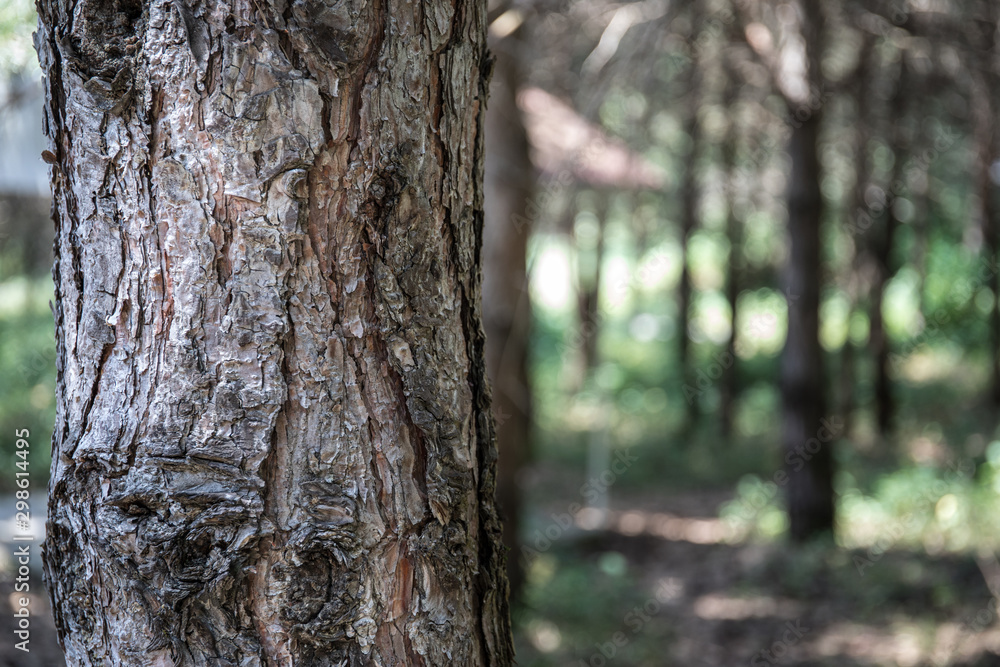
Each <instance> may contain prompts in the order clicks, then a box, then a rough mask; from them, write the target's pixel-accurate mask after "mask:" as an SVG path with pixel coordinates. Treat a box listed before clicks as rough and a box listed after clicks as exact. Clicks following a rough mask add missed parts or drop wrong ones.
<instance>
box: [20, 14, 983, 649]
mask: <svg viewBox="0 0 1000 667" xmlns="http://www.w3.org/2000/svg"><path fill="white" fill-rule="evenodd" d="M489 12H490V40H491V48H492V50H493V52H494V54H495V56H496V65H495V70H494V75H493V85H492V91H491V99H490V103H489V110H488V116H487V123H486V124H487V138H486V141H487V164H486V207H487V210H486V229H485V232H484V250H483V253H484V297H483V299H484V302H483V306H484V314H485V322H484V325H485V328H486V330H487V336H488V341H489V349H488V351H487V352H488V357H489V358H488V362H489V365H490V369H491V374H492V376H493V381H494V401H495V416H496V420H497V424H498V427H499V428H498V434H499V439H500V441H499V448H500V454H501V462H500V488H499V495H500V501H501V504H502V509H503V512H504V515H505V518H506V532H507V534H506V538H507V540H508V543H509V545H510V547H511V552H510V557H509V561H510V575H511V580H512V584H513V586H512V587H513V594H514V605H513V615H514V623H515V632H516V643H517V650H518V656H519V663H520V664H521V665H526V666H529V667H536V666H537V667H542V666H563V665H565V666H569V667H577V666H591V667H602V666H604V665H622V666H626V665H634V666H640V665H641V666H650V667H654V666H662V665H685V666H687V665H720V666H727V665H743V664H749V665H755V666H759V665H777V664H783V665H831V666H832V665H837V666H845V665H846V666H862V665H865V666H867V665H887V666H892V665H901V666H904V667H907V666H909V667H916V666H930V665H934V666H943V665H970V666H971V665H976V666H980V667H981V666H986V665H1000V624H998V622H997V616H998V612H997V597H996V596H1000V560H998V559H997V556H996V554H997V553H998V552H997V547H998V546H1000V521H998V517H1000V430H998V428H997V427H998V417H1000V308H998V305H1000V304H998V297H1000V264H998V262H1000V199H998V192H997V190H998V185H1000V125H998V123H997V118H998V117H1000V6H998V4H997V3H996V2H994V1H993V0H962V1H958V0H855V1H851V0H844V1H843V2H818V1H810V0H798V1H797V2H795V1H787V2H786V1H783V0H683V1H681V0H640V1H637V2H624V3H615V2H610V1H608V0H509V1H507V2H503V0H496V3H495V4H491V5H490V7H489ZM34 20H35V19H34V12H33V7H32V5H31V3H30V2H29V1H28V0H2V2H0V72H2V76H0V433H2V434H4V435H3V437H2V438H0V465H2V466H3V468H2V469H4V470H13V465H14V461H15V458H14V448H13V440H14V439H13V435H12V434H13V431H14V429H15V428H29V429H30V430H31V433H32V442H33V444H34V447H33V449H32V455H33V456H34V457H35V459H34V460H33V461H32V465H33V466H34V470H35V477H34V479H35V480H36V481H38V482H41V481H42V477H43V475H42V472H41V471H42V470H43V469H47V466H48V460H47V451H48V448H47V445H46V443H47V442H48V439H49V438H50V436H51V427H52V423H53V420H54V404H55V402H54V396H53V392H54V387H55V379H54V376H55V367H54V366H55V355H54V341H53V326H52V315H51V313H50V310H49V301H50V300H51V298H52V286H51V278H50V276H49V270H50V266H51V239H52V223H51V221H50V220H49V217H48V199H47V192H48V186H47V167H46V165H45V164H44V163H43V162H42V161H41V159H40V157H39V155H40V153H41V151H42V149H43V148H44V145H43V142H42V138H41V112H40V108H41V87H40V85H39V77H40V76H41V73H40V72H39V70H38V67H37V64H36V61H35V55H34V51H33V48H32V46H31V31H32V30H33V25H34ZM12 479H13V476H12V475H9V476H0V491H3V492H6V493H11V492H12V491H13V489H12V488H10V483H11V481H12ZM3 485H7V486H3ZM8 505H11V506H12V503H7V502H4V503H3V507H4V511H6V507H7V506H8ZM3 518H6V517H3ZM3 525H6V524H3ZM9 533H10V528H9V527H6V528H4V527H3V526H0V539H6V536H8V535H9ZM4 552H5V553H9V549H5V550H4ZM4 557H5V556H0V559H2V558H4ZM4 564H5V563H4V562H3V561H2V560H0V565H4ZM6 566H7V567H8V568H9V567H10V563H9V561H8V562H6ZM4 659H5V658H3V656H2V655H0V661H2V660H4ZM33 659H36V660H42V658H40V657H35V658H33ZM9 664H28V663H24V662H17V663H15V662H10V663H9ZM32 664H55V663H46V662H36V663H32Z"/></svg>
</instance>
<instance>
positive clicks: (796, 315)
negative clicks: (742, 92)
mask: <svg viewBox="0 0 1000 667" xmlns="http://www.w3.org/2000/svg"><path fill="white" fill-rule="evenodd" d="M799 7H800V8H801V11H802V25H801V36H802V39H803V40H804V42H805V44H806V45H807V47H806V48H807V49H808V57H809V79H810V83H812V84H813V85H812V88H813V90H814V91H815V90H817V89H818V85H817V84H819V83H820V82H821V79H820V74H819V54H820V52H821V46H820V39H821V37H822V32H823V29H822V15H821V9H820V7H819V6H817V5H815V4H814V3H812V2H801V3H800V4H799ZM810 101H813V100H810ZM810 107H811V113H809V114H808V115H807V117H806V118H805V119H804V120H801V121H798V120H796V121H795V122H794V123H793V129H792V133H791V139H790V141H789V146H788V154H789V156H790V158H791V173H790V175H789V181H788V237H789V242H790V245H789V252H788V260H787V264H786V266H785V290H786V295H787V297H788V337H787V339H786V342H785V349H784V352H783V354H782V360H781V392H782V404H783V412H784V415H783V424H782V426H783V427H782V440H783V446H782V450H783V452H784V453H785V462H786V464H787V469H786V473H787V475H788V485H787V502H788V515H789V533H790V535H791V537H792V539H793V540H796V541H803V540H806V539H808V538H811V537H813V536H815V535H818V534H821V533H825V532H830V531H832V530H833V517H834V506H833V457H832V455H831V451H830V449H831V447H832V442H831V440H832V434H830V429H829V427H826V426H825V425H824V424H823V421H822V420H823V418H824V414H825V410H826V396H825V391H824V387H825V384H824V378H823V354H822V348H821V347H820V343H819V297H820V259H821V254H820V223H821V221H822V217H823V198H822V195H821V193H820V187H819V183H820V163H819V155H818V148H817V140H818V137H819V128H820V119H821V112H822V109H821V107H820V106H819V105H815V104H811V105H810ZM792 110H793V111H797V110H796V109H794V108H793V109H792ZM824 434H825V435H826V437H824ZM816 444H818V445H819V446H818V447H817V446H816Z"/></svg>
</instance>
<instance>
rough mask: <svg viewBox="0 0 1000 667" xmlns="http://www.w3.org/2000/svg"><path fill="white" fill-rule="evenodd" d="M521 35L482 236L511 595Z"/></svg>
mask: <svg viewBox="0 0 1000 667" xmlns="http://www.w3.org/2000/svg"><path fill="white" fill-rule="evenodd" d="M519 34H520V31H518V32H516V33H514V34H512V35H509V36H507V37H505V38H502V39H497V40H495V43H493V44H492V49H493V51H494V52H495V53H496V58H497V60H496V71H495V72H494V75H493V83H492V85H491V87H490V104H489V110H488V111H487V112H486V181H485V188H486V211H485V226H484V231H483V236H484V242H483V248H484V252H483V325H484V327H485V329H486V362H487V367H488V369H489V374H490V379H491V380H492V382H493V406H494V411H495V413H496V416H497V451H498V453H499V462H498V466H497V502H498V503H499V505H500V512H501V515H502V519H503V532H504V545H505V546H507V548H509V549H511V552H510V555H509V556H508V558H507V575H508V579H509V580H510V588H511V593H512V595H513V596H515V597H516V594H517V591H518V590H519V589H520V585H521V580H522V572H521V561H520V559H519V558H518V557H517V556H516V554H517V553H518V552H519V550H518V526H519V521H518V518H519V515H520V506H521V491H520V488H519V487H518V475H519V473H520V471H521V468H522V467H523V466H524V464H525V462H526V460H527V457H528V454H529V441H530V437H531V388H530V382H529V379H528V342H529V334H530V329H531V300H530V296H529V293H528V276H527V270H526V259H527V251H528V236H529V235H530V233H531V229H530V228H529V227H528V226H527V225H522V224H517V222H516V221H517V220H524V219H526V218H525V215H526V211H527V207H528V203H529V198H530V196H531V192H532V185H533V183H534V167H533V165H532V163H531V158H530V156H529V154H528V138H527V135H526V133H525V129H524V122H523V121H522V118H521V112H520V110H519V109H518V107H517V91H518V88H519V85H520V80H521V76H520V63H519V62H518V60H517V52H518V49H519V47H521V45H522V44H523V42H522V39H521V38H520V37H519V36H518V35H519Z"/></svg>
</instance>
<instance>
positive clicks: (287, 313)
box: [37, 0, 511, 667]
mask: <svg viewBox="0 0 1000 667" xmlns="http://www.w3.org/2000/svg"><path fill="white" fill-rule="evenodd" d="M39 9H40V27H39V32H38V36H37V42H38V47H39V53H40V58H41V63H42V66H43V68H44V69H45V71H46V73H47V77H46V86H47V91H46V92H47V105H46V111H45V119H46V127H47V132H48V135H49V139H50V150H51V152H52V153H53V156H52V157H53V161H54V163H55V164H54V167H53V189H54V219H55V222H56V234H57V241H56V243H57V259H56V266H55V269H54V276H55V280H56V306H55V314H56V332H57V348H58V372H59V375H58V416H57V423H56V429H55V435H54V439H53V456H52V459H53V461H52V474H51V482H50V485H51V486H50V505H49V520H48V526H47V528H48V536H47V539H46V544H45V548H46V551H45V573H46V580H47V583H48V587H49V590H50V594H51V597H52V602H53V609H54V613H55V621H56V625H57V628H58V631H59V636H60V641H61V642H62V644H63V647H64V649H65V651H66V655H67V660H68V661H69V664H71V665H124V666H131V665H136V666H143V667H147V666H150V665H206V666H207V665H213V666H217V665H232V666H236V665H241V666H242V665H247V666H249V665H281V666H286V665H295V666H304V665H317V666H319V665H403V664H405V665H509V664H511V640H510V634H509V628H508V620H507V608H506V604H507V602H506V596H507V583H506V577H505V574H504V561H503V555H502V551H501V546H500V524H499V521H498V519H497V515H496V512H495V508H494V503H493V494H494V463H495V458H496V451H495V448H494V434H493V421H492V418H491V415H490V396H489V388H488V383H487V380H486V371H485V364H484V361H483V346H484V341H483V334H482V328H481V324H480V313H479V308H480V306H479V297H480V287H479V268H478V267H479V253H480V250H479V249H480V238H481V228H482V186H481V182H482V111H483V108H484V104H485V96H486V86H487V79H488V70H489V59H488V57H487V52H486V48H485V25H484V24H485V17H484V10H485V5H482V4H477V3H460V4H459V5H458V6H452V5H449V4H442V3H440V2H436V1H434V0H426V1H424V2H413V3H409V2H405V1H403V0H401V1H398V2H389V3H388V4H387V3H385V2H377V3H364V2H358V3H354V4H347V5H337V6H335V7H330V8H326V7H325V6H324V5H322V4H318V3H295V4H291V5H286V3H284V2H277V1H274V0H272V1H269V0H255V1H253V2H242V1H239V2H236V3H235V4H233V5H228V4H226V5H224V4H218V3H212V2H207V3H194V2H166V1H164V0H156V1H154V2H150V3H140V2H138V1H137V0H115V1H114V2H103V1H100V2H99V1H97V0H79V1H76V0H49V1H48V2H42V3H41V5H40V8H39Z"/></svg>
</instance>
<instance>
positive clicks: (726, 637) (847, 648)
mask: <svg viewBox="0 0 1000 667" xmlns="http://www.w3.org/2000/svg"><path fill="white" fill-rule="evenodd" d="M730 498H731V494H727V493H716V492H709V491H702V492H693V493H687V494H684V495H676V496H672V497H662V496H649V497H641V496H632V497H627V496H620V497H616V498H613V500H612V502H611V506H610V507H611V509H610V511H608V513H607V514H606V515H605V517H604V518H605V521H604V523H603V525H602V526H601V527H600V528H598V529H592V530H584V529H581V528H580V527H579V525H578V526H576V527H575V528H574V529H572V530H567V531H565V534H563V535H558V536H557V535H556V534H557V532H558V531H556V530H554V529H552V526H555V525H560V524H559V523H558V519H557V517H558V516H559V515H560V513H561V512H565V509H563V507H565V505H560V503H553V504H551V505H550V506H549V507H547V508H545V510H544V511H542V512H539V513H538V516H537V517H536V525H539V526H541V528H540V531H541V532H540V533H534V535H535V538H536V540H537V539H538V537H539V535H541V534H544V531H545V530H546V529H549V533H550V534H551V535H553V536H557V538H558V539H556V540H555V541H553V542H552V545H551V546H547V545H546V542H545V541H544V540H541V541H540V542H539V543H538V544H537V546H540V547H545V549H544V551H539V552H538V555H537V556H535V555H534V554H531V557H532V558H531V563H530V565H529V566H528V568H527V575H526V576H527V585H526V587H525V589H524V594H523V596H522V602H521V604H520V605H519V607H518V608H517V610H516V611H515V615H514V616H515V623H516V628H517V630H516V638H517V639H516V641H517V648H518V657H519V663H520V664H521V665H527V666H530V667H542V666H559V667H562V666H567V667H570V666H571V667H583V666H585V665H586V666H592V667H602V666H604V665H608V666H611V665H618V666H621V667H625V666H648V667H668V666H674V665H676V666H684V667H694V666H705V667H709V666H712V667H714V666H720V667H732V666H736V665H750V666H751V667H760V666H763V665H784V666H787V667H795V666H799V667H807V666H809V667H813V666H819V665H823V666H827V665H829V666H831V667H832V666H838V667H861V666H866V667H867V666H876V665H878V666H883V665H884V666H886V667H889V666H892V667H896V666H899V667H925V666H927V667H930V666H933V667H944V666H945V665H955V666H959V665H961V666H969V667H971V666H976V667H986V666H988V665H1000V623H998V622H997V613H996V606H995V603H993V604H991V600H993V596H992V595H991V593H990V588H991V587H992V588H993V590H994V591H997V592H1000V563H998V562H997V560H996V558H995V557H994V556H993V555H992V554H983V555H981V556H980V557H977V556H975V555H973V554H964V555H963V554H938V555H936V556H931V555H929V554H927V553H926V552H924V551H918V550H906V549H902V548H895V545H894V544H893V542H892V539H891V536H888V537H887V539H886V540H885V541H883V542H882V543H881V544H880V545H879V546H880V547H882V548H873V549H870V550H854V551H851V550H846V549H840V548H837V547H836V546H835V545H833V544H832V543H826V544H822V543H821V544H814V545H811V546H807V547H792V546H790V545H788V544H786V543H784V542H780V541H777V542H756V543H754V542H749V541H742V542H739V541H737V542H734V541H733V538H732V535H731V534H730V533H728V532H727V530H726V525H725V524H724V523H723V522H722V521H721V520H719V519H718V516H719V507H720V505H721V504H722V503H724V502H725V501H726V500H728V499H730ZM543 516H544V517H547V518H548V521H546V520H539V517H543ZM581 518H582V519H583V520H582V521H581ZM591 518H594V519H596V518H597V517H591ZM587 520H588V517H587V514H586V510H584V511H583V512H581V513H578V514H577V524H580V523H584V524H586V523H587ZM563 523H565V522H563ZM529 542H530V539H529ZM987 580H990V581H991V582H992V586H988V585H987Z"/></svg>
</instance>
